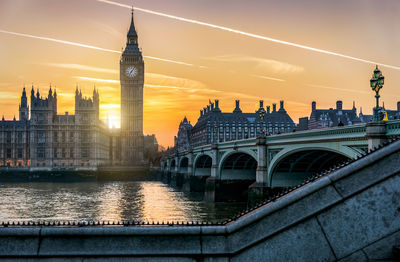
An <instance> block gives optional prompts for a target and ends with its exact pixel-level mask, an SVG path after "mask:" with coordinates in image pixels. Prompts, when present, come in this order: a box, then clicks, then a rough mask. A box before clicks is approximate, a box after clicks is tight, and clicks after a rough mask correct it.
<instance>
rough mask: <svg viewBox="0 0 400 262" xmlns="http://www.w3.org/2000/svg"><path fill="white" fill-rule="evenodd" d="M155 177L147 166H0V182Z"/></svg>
mask: <svg viewBox="0 0 400 262" xmlns="http://www.w3.org/2000/svg"><path fill="white" fill-rule="evenodd" d="M157 178H158V172H157V170H156V169H150V168H149V167H102V168H99V169H98V170H63V169H52V170H31V169H29V168H0V183H12V182H85V181H140V180H153V179H157Z"/></svg>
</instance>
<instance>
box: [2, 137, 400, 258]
mask: <svg viewBox="0 0 400 262" xmlns="http://www.w3.org/2000/svg"><path fill="white" fill-rule="evenodd" d="M399 163H400V141H397V142H394V143H392V144H389V145H388V146H386V147H384V148H382V149H379V150H377V151H375V152H372V153H370V154H369V155H367V156H365V157H363V158H361V159H359V160H358V161H355V162H353V163H351V164H349V165H347V166H345V167H343V168H340V169H338V170H336V171H334V172H332V173H330V174H327V175H325V176H322V177H321V178H319V179H317V180H316V181H314V182H311V183H308V184H306V185H303V186H302V187H299V188H298V189H296V190H294V191H292V192H290V193H288V194H286V195H283V196H281V197H279V198H278V199H276V200H275V201H273V202H269V203H268V204H265V205H263V206H261V207H259V208H257V209H255V210H253V211H251V212H249V213H246V214H243V216H241V217H240V218H236V219H234V220H232V221H229V222H227V223H226V224H223V225H204V224H203V225H201V226H200V225H178V226H95V225H93V226H84V227H77V226H41V227H27V226H25V227H16V226H8V227H0V243H2V245H0V259H1V258H8V259H10V258H14V259H16V260H18V261H24V260H28V259H29V261H35V260H39V259H40V260H43V259H45V258H46V259H49V260H52V259H54V258H60V259H65V260H76V261H102V260H112V259H113V260H114V261H125V260H126V261H130V260H132V258H135V259H136V260H135V261H252V262H255V261H370V260H395V259H396V258H394V257H393V256H394V253H393V246H394V245H399V243H400V219H399V217H400V175H399V174H400V164H399ZM397 259H398V258H397ZM10 261H13V260H11V259H10ZM62 261H64V260H62Z"/></svg>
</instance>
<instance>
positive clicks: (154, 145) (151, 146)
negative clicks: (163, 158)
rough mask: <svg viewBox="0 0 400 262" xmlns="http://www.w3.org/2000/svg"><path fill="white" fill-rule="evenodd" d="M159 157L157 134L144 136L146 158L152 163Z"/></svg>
mask: <svg viewBox="0 0 400 262" xmlns="http://www.w3.org/2000/svg"><path fill="white" fill-rule="evenodd" d="M157 157H158V142H157V138H156V135H154V134H153V135H145V136H144V158H145V159H146V160H148V161H149V162H150V163H153V162H155V160H156V158H157Z"/></svg>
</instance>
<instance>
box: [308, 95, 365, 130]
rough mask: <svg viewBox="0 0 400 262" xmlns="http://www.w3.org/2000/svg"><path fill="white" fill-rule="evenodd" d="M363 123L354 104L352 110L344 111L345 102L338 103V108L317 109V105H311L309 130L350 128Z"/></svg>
mask: <svg viewBox="0 0 400 262" xmlns="http://www.w3.org/2000/svg"><path fill="white" fill-rule="evenodd" d="M359 123H361V120H360V118H359V117H358V116H357V109H356V108H355V105H354V103H353V108H352V109H343V102H342V101H337V102H336V108H335V109H333V108H329V109H317V103H316V102H315V101H314V102H312V103H311V115H310V118H309V121H308V129H317V128H325V127H333V126H341V125H343V126H348V125H354V124H359Z"/></svg>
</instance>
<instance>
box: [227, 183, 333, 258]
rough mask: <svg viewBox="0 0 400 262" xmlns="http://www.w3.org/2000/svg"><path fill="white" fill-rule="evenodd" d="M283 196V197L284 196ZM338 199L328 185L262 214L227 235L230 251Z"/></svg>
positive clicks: (261, 237) (278, 229)
mask: <svg viewBox="0 0 400 262" xmlns="http://www.w3.org/2000/svg"><path fill="white" fill-rule="evenodd" d="M300 190H302V189H300ZM283 198H285V196H284V197H283ZM340 199H341V198H340V196H339V195H338V194H337V192H336V191H335V189H334V188H333V187H331V186H328V187H324V188H322V189H320V190H318V191H316V192H314V193H312V194H310V195H307V196H306V197H304V198H302V199H301V200H298V201H296V202H294V203H292V204H290V205H288V206H282V207H278V208H277V210H276V211H275V212H271V213H270V214H268V215H264V216H262V217H261V218H260V220H259V221H257V222H254V223H252V224H250V225H247V226H245V227H243V228H241V229H240V230H239V231H237V232H235V233H234V234H231V235H229V237H228V240H229V245H230V246H231V248H232V252H235V251H237V250H240V249H242V248H244V247H245V246H246V245H249V244H252V243H255V242H257V241H261V240H262V239H264V238H267V237H268V236H270V235H273V234H275V233H277V232H280V231H282V230H286V229H287V228H289V227H291V226H292V225H294V224H295V223H298V222H300V221H302V220H304V219H307V218H308V217H310V216H312V215H314V214H316V213H317V212H320V211H321V210H322V209H324V208H326V207H327V206H329V205H332V204H333V203H336V202H337V201H339V200H340ZM282 200H283V199H282ZM280 204H281V202H273V203H271V204H270V205H271V207H272V205H280Z"/></svg>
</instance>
